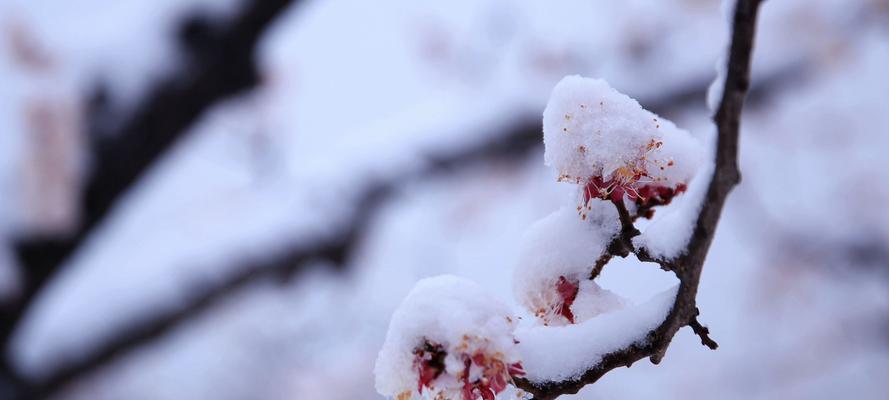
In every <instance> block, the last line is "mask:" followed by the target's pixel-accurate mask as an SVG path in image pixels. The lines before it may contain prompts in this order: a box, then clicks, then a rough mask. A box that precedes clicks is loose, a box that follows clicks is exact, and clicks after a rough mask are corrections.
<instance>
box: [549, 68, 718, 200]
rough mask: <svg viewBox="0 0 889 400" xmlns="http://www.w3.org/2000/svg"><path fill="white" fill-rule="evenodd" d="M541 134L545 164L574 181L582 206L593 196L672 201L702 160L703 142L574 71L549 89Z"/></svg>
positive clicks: (609, 88)
mask: <svg viewBox="0 0 889 400" xmlns="http://www.w3.org/2000/svg"><path fill="white" fill-rule="evenodd" d="M543 137H544V144H545V145H546V153H545V155H544V159H545V161H546V164H547V165H549V166H552V167H554V168H555V169H556V170H557V171H558V173H559V180H560V181H566V182H571V183H574V184H577V185H579V187H580V197H581V199H582V200H581V205H580V207H582V208H586V207H587V203H588V202H589V201H590V200H591V199H595V198H599V199H603V200H612V201H618V200H622V199H624V198H628V199H630V200H633V201H636V202H637V203H640V204H645V205H660V204H666V203H669V201H670V199H671V198H672V197H673V196H674V195H676V194H678V193H681V192H683V191H684V190H685V188H686V185H687V183H688V181H689V180H690V179H691V178H692V177H693V176H694V174H695V172H696V171H697V169H698V168H699V166H700V164H701V161H702V157H701V155H702V151H701V144H700V143H699V142H698V141H697V140H696V139H695V138H693V137H692V136H691V135H690V134H689V133H688V132H686V131H684V130H682V129H679V128H677V127H676V126H675V125H673V123H672V122H670V121H668V120H666V119H663V118H661V117H658V116H657V115H655V114H653V113H651V112H649V111H647V110H645V109H643V108H642V106H640V105H639V103H638V102H636V100H633V99H632V98H630V97H628V96H626V95H624V94H621V93H619V92H618V91H616V90H614V89H613V88H611V87H610V86H609V85H608V83H606V82H605V81H602V80H598V79H590V78H582V77H579V76H567V77H565V78H563V79H562V80H561V81H560V82H559V83H558V84H557V85H556V87H555V88H554V89H553V92H552V96H551V97H550V100H549V103H548V104H547V106H546V110H544V112H543ZM578 211H581V215H582V216H584V215H585V214H586V213H585V212H583V210H582V209H580V210H578Z"/></svg>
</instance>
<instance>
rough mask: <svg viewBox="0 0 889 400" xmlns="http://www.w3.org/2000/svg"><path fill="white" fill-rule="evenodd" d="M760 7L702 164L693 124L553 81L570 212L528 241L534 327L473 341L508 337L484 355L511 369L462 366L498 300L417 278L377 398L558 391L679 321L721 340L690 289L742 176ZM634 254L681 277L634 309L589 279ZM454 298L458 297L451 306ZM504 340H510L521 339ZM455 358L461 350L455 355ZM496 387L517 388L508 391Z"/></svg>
mask: <svg viewBox="0 0 889 400" xmlns="http://www.w3.org/2000/svg"><path fill="white" fill-rule="evenodd" d="M759 3H760V1H759V0H739V1H738V2H737V4H736V5H735V10H734V17H733V33H732V41H731V47H730V52H729V57H728V65H727V71H726V73H725V74H720V76H721V77H724V90H723V91H722V101H721V103H720V104H719V108H718V110H717V111H716V114H715V116H714V122H715V124H716V127H717V139H716V146H715V147H716V148H715V160H714V161H711V162H706V161H705V160H703V158H704V157H703V156H704V155H706V154H707V152H705V151H704V146H703V145H702V144H701V143H698V142H697V140H696V139H694V138H693V137H692V136H691V135H689V134H688V132H685V131H683V130H681V129H678V128H677V127H675V125H673V124H672V123H671V122H669V121H667V120H665V119H663V118H660V117H658V116H657V115H654V114H653V113H651V112H649V111H646V110H645V109H643V108H642V107H641V106H640V105H639V104H638V103H637V102H636V101H635V100H633V99H631V98H629V97H627V96H625V95H623V94H620V93H618V92H617V91H616V90H614V89H612V88H611V87H610V86H609V85H608V84H607V83H605V82H604V81H601V80H594V79H587V78H581V77H576V76H571V77H566V78H565V79H563V80H562V82H560V83H559V84H558V85H557V86H556V87H555V89H554V90H553V95H552V98H551V99H550V102H549V104H548V105H547V109H546V111H544V118H543V130H544V142H545V147H546V153H545V161H546V163H547V165H550V166H552V167H554V168H555V169H556V170H557V171H558V172H559V180H560V181H565V182H569V183H572V184H575V185H577V191H576V193H577V196H576V199H575V203H574V204H573V205H572V208H574V210H572V209H571V208H566V207H563V208H562V209H560V210H558V211H557V212H555V213H554V214H552V215H550V216H549V217H546V218H544V219H543V220H541V221H539V222H538V223H537V224H535V225H534V226H533V227H531V228H530V230H529V231H528V233H527V235H526V239H525V241H524V243H523V248H522V250H521V261H520V263H519V265H518V266H517V269H516V271H515V278H514V291H515V295H516V297H517V300H518V302H519V304H521V305H522V306H524V307H525V308H527V311H528V312H529V313H530V314H532V315H534V317H535V321H531V324H532V326H519V327H517V328H515V329H514V330H513V329H512V327H511V325H510V326H509V328H508V329H507V328H505V327H501V328H502V329H499V330H496V332H489V333H490V334H489V335H488V336H487V337H485V336H484V332H482V333H481V335H482V336H481V339H474V340H475V341H478V340H481V341H482V342H484V343H489V342H490V343H501V342H502V343H506V344H505V345H504V346H501V347H502V348H501V347H497V346H494V347H496V349H493V350H491V351H492V352H493V353H494V354H497V355H498V357H499V358H497V359H498V360H499V359H502V360H501V361H500V362H501V364H502V365H515V366H516V368H515V371H512V370H510V371H509V372H508V373H503V374H493V375H491V374H489V373H488V371H489V370H488V369H487V368H488V367H486V366H480V367H474V364H472V362H470V363H465V364H461V363H460V362H458V361H459V360H464V362H465V360H472V359H473V355H472V354H471V353H472V352H469V353H466V352H465V351H464V350H465V348H466V347H467V346H468V347H469V348H470V349H476V347H473V345H464V344H462V342H464V341H466V339H465V338H467V337H472V338H475V337H477V336H479V334H480V333H479V332H477V331H478V329H481V327H487V326H488V324H489V322H487V321H489V320H497V321H500V320H502V319H504V318H507V319H508V317H503V316H502V315H501V314H505V313H506V311H504V310H502V308H497V311H496V312H489V313H483V311H484V310H486V309H488V308H489V307H500V306H499V302H498V301H497V300H496V299H490V298H489V297H490V296H489V295H488V294H487V293H486V292H484V291H481V292H479V291H478V290H476V289H477V286H474V285H472V284H470V283H466V282H464V281H462V280H459V282H461V283H460V285H456V283H454V282H452V283H454V284H453V285H450V287H449V289H448V290H446V291H442V292H441V293H439V295H435V296H433V295H434V293H433V292H435V291H434V290H428V289H429V288H427V286H430V282H429V281H421V282H420V283H419V284H418V286H417V287H416V288H415V289H414V291H412V293H411V295H409V296H408V299H406V300H405V303H404V304H403V305H402V308H401V309H400V310H399V311H397V312H396V314H395V316H394V317H393V320H392V322H391V324H390V326H389V332H388V334H387V341H386V344H385V345H384V347H383V350H382V351H381V354H380V357H379V359H378V361H377V367H376V369H375V373H376V375H377V382H378V385H377V389H378V390H379V391H380V393H381V394H383V395H387V396H397V398H398V399H399V400H406V399H414V398H435V399H453V400H478V399H484V400H493V399H494V398H495V397H501V398H516V397H517V398H523V399H527V398H534V399H538V400H543V399H554V398H556V397H558V396H560V395H563V394H572V393H576V392H577V391H578V390H580V389H581V388H583V387H584V386H586V385H588V384H591V383H594V382H595V381H597V380H598V379H599V378H600V377H602V376H603V375H604V374H606V373H607V372H608V371H610V370H612V369H615V368H617V367H621V366H630V365H632V364H633V363H635V362H636V361H639V360H641V359H643V358H646V357H647V358H649V359H650V360H651V361H652V362H653V363H655V364H657V363H659V362H660V360H661V359H662V358H663V357H664V354H665V353H666V351H667V348H668V347H669V345H670V342H671V341H672V339H673V336H674V335H675V334H676V332H677V331H678V330H679V329H680V328H682V327H684V326H688V327H690V328H691V329H692V330H693V332H694V333H695V334H697V335H698V336H699V337H700V338H701V343H702V344H703V345H705V346H707V347H709V348H711V349H716V348H717V346H718V345H717V343H716V342H715V341H714V340H713V339H712V338H710V336H709V330H708V329H707V328H706V327H705V326H703V325H702V324H701V323H700V322H699V321H698V319H697V317H698V314H699V310H698V308H697V306H696V294H697V288H698V282H699V279H700V275H701V270H702V268H703V264H704V259H705V257H706V255H707V252H708V250H709V247H710V243H711V242H712V239H713V235H714V232H715V230H716V225H717V223H718V220H719V216H720V214H721V212H722V208H723V205H724V203H725V200H726V198H727V196H728V194H729V192H730V191H731V190H732V188H733V187H734V186H735V185H737V184H738V182H739V181H740V173H739V171H738V166H737V141H738V129H739V123H740V114H741V109H742V105H743V100H744V97H745V95H746V92H747V89H748V86H749V70H750V57H751V52H752V47H753V37H754V32H755V24H756V15H757V11H758V7H759ZM720 79H723V78H720ZM674 199H676V200H677V201H679V202H681V204H677V207H674V209H673V210H671V211H672V212H671V213H670V214H668V215H667V216H665V217H662V218H660V219H658V220H656V221H654V222H653V223H652V224H651V226H650V227H649V229H648V230H647V231H646V232H645V233H641V232H640V231H639V230H638V229H637V228H636V227H635V225H634V224H635V222H636V221H637V220H638V219H639V218H645V219H648V218H652V216H653V213H654V211H655V208H656V207H660V206H664V205H667V204H669V203H671V202H672V201H673V200H674ZM573 211H576V213H575V212H573ZM664 237H668V238H667V239H664ZM630 254H633V255H635V256H636V257H637V258H638V259H639V260H640V261H643V262H652V263H657V264H658V265H659V266H660V267H661V268H662V269H664V270H666V271H672V272H673V273H674V274H675V275H676V277H677V278H678V279H679V285H678V286H677V287H675V288H673V289H670V290H668V291H666V292H664V293H662V294H660V295H658V296H655V297H654V298H653V299H651V300H650V301H649V302H647V303H645V304H642V305H638V306H630V307H628V306H627V305H626V304H625V302H624V301H623V300H622V299H621V298H620V297H618V296H617V295H615V294H613V293H611V292H609V291H606V290H603V289H601V288H600V287H599V286H598V285H596V283H595V282H593V279H595V278H596V277H597V276H598V274H599V272H600V271H601V270H602V268H603V267H604V266H605V265H606V264H607V263H608V261H609V260H610V259H611V258H613V257H614V256H619V257H626V256H628V255H630ZM448 279H452V280H456V279H457V278H448ZM455 282H457V281H455ZM439 286H440V285H439ZM457 286H461V287H457ZM439 289H441V288H440V287H439ZM457 291H460V292H463V293H460V294H457V293H455V292H457ZM423 293H425V294H423ZM454 296H457V297H460V296H465V299H464V300H463V301H459V302H455V301H452V300H453V299H452V297H454ZM432 298H434V299H432ZM461 298H462V297H461ZM430 299H432V300H430ZM476 302H482V303H483V304H484V305H485V307H481V306H479V305H477V304H475V303H476ZM405 310H408V311H405ZM417 310H422V312H418V311H417ZM479 313H482V314H483V315H482V314H479ZM479 315H481V317H480V316H479ZM480 318H481V319H480ZM423 321H426V322H423ZM442 321H444V322H442ZM448 321H450V323H448V324H447V327H443V325H442V323H445V322H448ZM456 321H459V322H456ZM467 321H478V323H477V324H476V323H468V324H467ZM455 327H456V331H454V329H455ZM485 329H487V328H485ZM505 338H514V339H516V341H515V346H511V345H509V343H508V340H506V339H505ZM475 341H473V343H475ZM454 343H458V345H457V348H460V349H463V350H457V348H455V347H454ZM514 347H515V348H514ZM516 349H517V350H518V356H519V357H516V352H515V350H516ZM461 351H463V352H462V353H460V352H461ZM473 351H475V350H473ZM455 352H457V353H458V354H463V355H462V356H461V357H462V358H459V359H458V360H457V361H454V360H453V354H454V353H455ZM448 357H451V359H450V361H448V360H449V358H448ZM473 361H474V360H473ZM473 368H475V369H473ZM496 370H497V371H501V372H502V370H504V368H503V367H502V368H499V369H496ZM513 372H515V373H513ZM441 377H444V378H441ZM441 379H444V380H441ZM492 382H494V383H492ZM504 382H512V383H514V384H515V386H517V387H518V388H519V389H521V390H519V391H509V390H506V388H504V387H503V386H502V384H503V383H504ZM414 383H416V387H414ZM492 385H493V386H492ZM424 388H426V389H429V390H426V391H425V392H424ZM448 388H454V390H450V389H448ZM460 388H462V390H460ZM501 392H503V393H502V394H501Z"/></svg>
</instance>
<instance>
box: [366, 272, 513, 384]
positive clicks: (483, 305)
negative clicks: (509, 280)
mask: <svg viewBox="0 0 889 400" xmlns="http://www.w3.org/2000/svg"><path fill="white" fill-rule="evenodd" d="M513 329H514V322H513V319H512V317H511V313H510V310H509V308H508V307H507V306H506V305H505V304H503V303H502V302H500V301H499V300H498V299H496V298H494V297H492V296H491V295H490V294H489V292H488V291H487V290H485V289H484V288H482V287H481V286H479V285H478V284H476V283H474V282H472V281H469V280H467V279H464V278H459V277H456V276H453V275H443V276H437V277H432V278H426V279H423V280H421V281H419V282H417V284H416V285H415V286H414V288H413V290H411V292H410V293H409V294H408V295H407V297H406V298H405V299H404V301H403V302H402V304H401V306H399V307H398V309H397V310H396V311H395V313H394V314H393V316H392V321H391V323H390V325H389V331H388V333H387V334H386V341H385V343H384V344H383V348H382V350H380V353H379V356H378V357H377V363H376V367H375V368H374V374H375V375H376V388H377V391H378V392H379V393H380V394H382V395H385V396H403V395H405V393H406V392H407V393H408V395H410V393H413V394H416V390H417V387H418V382H421V383H422V382H423V377H421V376H420V373H419V369H418V366H417V361H418V360H419V361H420V362H422V360H423V358H418V357H422V355H423V354H424V352H423V350H424V349H425V350H427V353H435V354H437V355H440V356H443V357H444V358H443V359H440V360H439V361H440V362H443V363H444V371H443V372H444V373H441V375H440V376H439V375H437V374H436V375H435V377H434V378H433V379H427V380H426V381H427V382H428V381H434V386H435V389H434V390H436V391H437V390H453V389H456V390H457V391H459V390H460V389H461V388H462V385H463V383H462V382H460V380H459V377H461V376H463V373H464V368H465V365H466V362H467V360H468V358H472V362H475V360H476V358H477V357H478V354H480V352H482V353H483V354H484V355H485V356H484V358H486V359H490V358H499V360H498V361H497V362H500V364H499V365H500V366H507V365H508V366H510V367H512V366H513V365H518V361H519V359H518V352H517V351H516V349H515V340H514V337H513ZM418 354H419V355H418ZM475 367H476V365H473V366H472V368H471V369H470V372H469V374H468V375H469V377H470V380H476V379H478V378H479V377H480V376H481V374H482V373H484V372H485V371H480V370H479V368H475ZM519 368H520V366H519ZM424 372H425V371H424ZM476 375H478V376H476ZM485 376H486V377H487V376H488V375H487V374H486V375H485ZM429 393H430V392H429V391H426V394H429ZM399 398H401V397H399Z"/></svg>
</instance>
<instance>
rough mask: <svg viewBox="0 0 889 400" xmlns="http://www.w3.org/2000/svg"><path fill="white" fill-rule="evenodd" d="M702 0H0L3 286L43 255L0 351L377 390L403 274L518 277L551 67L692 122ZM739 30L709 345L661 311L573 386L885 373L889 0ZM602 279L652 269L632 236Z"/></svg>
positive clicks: (83, 366)
mask: <svg viewBox="0 0 889 400" xmlns="http://www.w3.org/2000/svg"><path fill="white" fill-rule="evenodd" d="M720 8H721V4H720V2H718V1H715V0H630V1H620V2H615V1H593V0H570V1H531V0H528V1H507V0H485V1H479V0H452V1H447V2H416V1H409V0H379V1H373V2H368V1H360V0H330V1H322V0H309V1H298V0H292V1H288V0H268V1H255V2H250V1H247V0H218V1H213V0H126V1H113V2H109V1H104V0H67V1H49V0H2V1H0V235H2V239H3V240H2V244H0V297H2V299H3V300H2V301H3V302H4V304H7V305H10V304H11V305H13V306H20V305H21V303H22V300H21V299H22V296H23V294H25V295H26V294H28V292H29V290H31V289H29V288H30V286H29V285H30V284H29V282H31V281H30V280H29V279H31V278H29V277H31V276H32V275H33V274H35V271H43V270H45V269H49V270H50V271H51V272H52V273H51V274H46V275H48V276H50V279H49V280H48V283H47V284H46V285H43V286H41V290H40V291H39V292H37V293H36V295H35V296H34V301H33V302H29V306H28V307H27V312H26V313H24V316H23V317H22V318H21V319H20V320H17V321H16V323H15V324H14V325H12V324H11V323H9V324H8V326H4V327H3V328H4V330H5V331H9V332H10V333H9V335H8V340H6V343H3V345H4V346H5V349H4V350H5V353H4V354H6V358H5V359H6V361H5V364H4V365H6V369H7V370H11V371H17V374H18V375H19V377H20V378H21V379H22V380H24V381H26V382H28V384H29V385H32V386H36V387H39V388H41V390H42V391H43V395H46V396H49V397H51V398H56V399H84V400H87V399H89V400H97V399H108V400H116V399H136V400H138V399H146V400H147V399H151V400H166V399H169V400H182V399H197V400H199V399H233V400H234V399H330V400H346V399H356V400H360V399H379V398H380V396H379V395H377V394H376V392H375V390H374V388H373V374H372V368H373V363H374V359H375V357H376V353H377V351H378V350H379V348H380V346H381V344H382V341H383V337H384V335H385V331H386V328H387V324H388V320H389V317H390V315H391V313H392V311H393V310H394V308H395V307H396V306H397V305H398V303H399V302H400V300H401V299H402V298H403V296H404V295H405V294H406V293H407V291H408V290H409V289H410V287H411V286H412V285H413V283H414V282H416V281H417V280H418V279H420V278H423V277H426V276H431V275H436V274H442V273H453V274H458V275H462V276H466V277H469V278H472V279H474V280H476V281H478V282H481V283H482V284H483V285H484V286H485V287H487V288H489V289H490V290H491V291H492V292H493V293H495V294H496V295H498V296H499V297H501V298H503V299H504V301H513V300H512V296H511V289H510V279H511V272H510V271H511V269H512V266H513V265H514V263H515V262H516V257H517V246H518V243H519V240H520V238H521V235H522V232H523V230H524V229H525V228H526V227H527V226H529V225H530V224H531V223H533V222H534V221H535V220H537V219H539V218H541V217H543V216H545V215H547V214H549V213H550V212H551V211H553V210H555V209H556V208H557V207H558V204H560V203H561V202H562V201H563V200H564V197H565V196H567V195H569V194H568V193H569V190H570V188H569V187H566V186H567V185H562V184H558V183H556V182H555V177H556V173H555V172H554V171H551V170H549V169H547V168H546V167H545V166H544V165H543V157H542V150H543V149H542V142H541V136H542V135H541V133H540V118H541V113H542V110H543V107H544V105H545V104H546V100H547V98H548V95H549V91H550V90H551V88H552V86H553V85H554V84H555V82H557V81H558V80H559V79H560V78H561V77H562V76H564V75H566V74H582V75H586V76H593V77H601V78H604V79H606V80H608V81H609V82H610V83H611V84H612V85H613V86H614V87H615V88H617V89H618V90H620V91H622V92H625V93H627V94H629V95H631V96H633V97H634V98H636V99H638V100H639V101H640V103H641V104H642V105H643V106H645V107H646V108H649V109H652V110H653V111H655V112H657V113H659V114H661V115H663V116H665V117H667V118H670V119H672V120H674V122H676V123H677V125H679V126H681V127H684V128H686V129H688V130H690V131H692V132H693V133H694V134H695V135H698V136H699V137H704V136H706V135H711V134H712V133H713V127H712V125H711V123H710V119H709V117H710V111H709V110H708V109H707V107H706V103H705V93H706V89H707V86H708V85H709V83H710V82H711V81H712V80H713V78H714V76H715V65H716V60H717V59H718V58H719V57H720V55H721V54H722V53H723V51H724V49H725V46H726V43H727V34H728V26H727V21H726V19H725V17H724V14H723V12H722V11H721V10H720ZM759 28H760V29H759V31H758V34H757V47H756V49H755V52H754V66H753V71H754V73H753V75H754V76H753V87H752V92H751V95H750V97H749V99H748V102H747V107H746V109H745V113H744V116H743V122H742V135H741V154H740V157H741V169H742V174H743V183H742V184H741V185H740V186H739V187H738V188H737V189H736V191H735V192H734V193H733V194H732V195H731V197H730V199H729V202H728V204H727V207H726V210H725V213H724V217H723V219H722V221H721V223H720V225H719V230H718V232H717V235H716V240H715V243H714V245H713V248H712V250H711V253H710V255H709V257H708V260H707V263H706V267H705V269H704V274H703V278H702V282H701V289H700V294H699V297H698V298H699V306H700V309H701V311H702V316H701V320H702V322H703V323H704V324H706V325H709V326H710V329H711V332H712V336H713V338H714V339H716V340H717V341H718V342H719V344H720V348H719V349H718V350H717V351H710V350H708V349H706V348H704V347H703V346H701V345H700V343H699V342H698V339H697V338H696V337H695V336H694V335H693V334H692V333H691V332H690V331H688V330H682V331H680V332H679V334H678V335H677V336H676V338H675V339H674V343H673V345H672V347H671V348H670V351H669V352H668V354H667V357H666V358H665V359H664V361H663V362H662V364H661V365H659V366H653V365H650V363H648V362H647V361H642V362H639V363H637V365H635V366H633V367H632V368H630V369H620V370H616V371H613V372H611V373H609V374H608V375H606V376H605V377H604V378H603V379H602V380H601V381H599V382H597V383H596V384H595V385H592V386H589V387H587V388H585V389H584V390H583V391H582V392H581V393H580V394H578V395H577V396H576V397H570V398H578V399H614V398H619V399H651V398H664V399H679V398H683V399H688V398H701V399H705V398H722V399H778V398H780V399H835V398H855V399H884V398H887V396H889V380H887V379H886V371H889V211H887V209H886V205H887V204H889V157H887V155H886V154H887V151H886V149H887V148H889V2H887V1H885V0H858V1H848V0H818V1H813V0H771V1H767V2H765V3H764V5H763V7H762V12H761V20H760V24H759ZM53 241H61V242H62V243H67V244H69V246H68V247H67V249H68V251H63V252H61V253H60V252H59V251H58V247H53V246H50V245H48V244H47V243H52V242H53ZM47 254H56V255H58V254H62V255H63V256H58V257H55V258H53V257H49V256H47V257H41V255H47ZM32 264H33V265H32ZM35 265H36V266H35ZM49 267H51V268H49ZM41 273H42V272H41ZM601 282H602V285H603V286H605V287H608V288H610V289H613V290H614V291H616V292H618V293H621V294H622V295H624V296H626V297H628V298H630V299H631V300H633V301H638V302H641V301H644V300H645V299H646V298H647V296H649V295H650V294H651V293H654V292H656V291H659V290H661V289H663V288H664V287H667V286H670V285H672V284H673V281H672V279H671V278H670V276H669V275H668V274H666V273H663V272H661V271H659V270H657V269H656V268H653V267H652V266H651V265H644V264H641V263H638V262H637V261H635V260H619V261H616V262H612V263H610V264H609V265H608V266H607V267H606V269H605V273H604V275H603V276H602V277H601ZM13 306H10V307H13ZM7 322H8V321H7ZM3 382H4V381H3V380H0V383H3ZM4 384H7V383H4ZM3 393H4V392H3V391H0V396H3ZM5 393H6V394H5V395H6V396H11V395H10V394H9V393H12V392H5Z"/></svg>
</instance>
